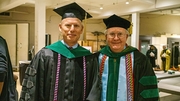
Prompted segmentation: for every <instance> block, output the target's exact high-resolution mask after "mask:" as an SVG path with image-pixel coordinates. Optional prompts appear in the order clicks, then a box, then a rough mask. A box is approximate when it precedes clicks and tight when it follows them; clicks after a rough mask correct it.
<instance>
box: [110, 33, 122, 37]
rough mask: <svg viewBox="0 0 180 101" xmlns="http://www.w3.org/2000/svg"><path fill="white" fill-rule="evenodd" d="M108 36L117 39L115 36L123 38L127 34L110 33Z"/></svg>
mask: <svg viewBox="0 0 180 101" xmlns="http://www.w3.org/2000/svg"><path fill="white" fill-rule="evenodd" d="M107 35H109V37H110V38H115V36H117V37H118V38H122V37H124V36H125V35H126V34H124V33H118V34H115V33H109V34H107Z"/></svg>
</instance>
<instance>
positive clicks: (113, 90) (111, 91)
mask: <svg viewBox="0 0 180 101" xmlns="http://www.w3.org/2000/svg"><path fill="white" fill-rule="evenodd" d="M109 64H111V65H109V67H108V70H109V73H108V86H107V100H106V101H116V100H117V89H118V77H119V64H120V57H119V58H109Z"/></svg>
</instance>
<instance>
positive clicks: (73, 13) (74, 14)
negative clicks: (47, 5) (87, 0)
mask: <svg viewBox="0 0 180 101" xmlns="http://www.w3.org/2000/svg"><path fill="white" fill-rule="evenodd" d="M54 11H55V12H56V13H57V14H59V15H60V16H61V17H62V19H64V18H78V19H80V20H81V21H82V20H84V19H85V16H86V14H87V16H86V18H91V17H92V16H91V15H90V14H89V13H87V12H86V11H85V10H84V9H83V8H81V7H80V6H79V5H78V4H77V3H75V2H74V3H71V4H68V5H65V6H62V7H59V8H56V9H54Z"/></svg>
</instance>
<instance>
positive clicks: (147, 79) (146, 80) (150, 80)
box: [139, 76, 157, 86]
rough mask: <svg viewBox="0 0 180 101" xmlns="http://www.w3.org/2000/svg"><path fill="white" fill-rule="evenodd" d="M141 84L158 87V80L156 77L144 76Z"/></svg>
mask: <svg viewBox="0 0 180 101" xmlns="http://www.w3.org/2000/svg"><path fill="white" fill-rule="evenodd" d="M139 82H140V83H141V84H142V85H144V86H146V85H156V84H157V78H156V76H143V77H142V78H141V79H140V80H139Z"/></svg>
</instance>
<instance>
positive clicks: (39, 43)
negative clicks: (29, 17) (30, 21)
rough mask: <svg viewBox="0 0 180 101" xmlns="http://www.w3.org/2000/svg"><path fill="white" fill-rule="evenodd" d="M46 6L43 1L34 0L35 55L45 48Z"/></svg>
mask: <svg viewBox="0 0 180 101" xmlns="http://www.w3.org/2000/svg"><path fill="white" fill-rule="evenodd" d="M45 33H46V5H45V0H35V53H37V52H38V51H39V50H40V49H41V48H42V47H44V46H45Z"/></svg>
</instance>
